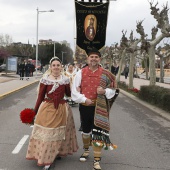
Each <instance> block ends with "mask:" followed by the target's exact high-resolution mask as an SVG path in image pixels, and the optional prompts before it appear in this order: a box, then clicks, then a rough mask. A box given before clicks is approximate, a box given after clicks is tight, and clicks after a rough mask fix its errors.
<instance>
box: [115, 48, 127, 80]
mask: <svg viewBox="0 0 170 170" xmlns="http://www.w3.org/2000/svg"><path fill="white" fill-rule="evenodd" d="M125 53H126V49H124V50H123V52H122V54H121V60H120V62H119V71H118V74H117V83H119V82H120V75H121V72H122V66H123V61H124V58H125Z"/></svg>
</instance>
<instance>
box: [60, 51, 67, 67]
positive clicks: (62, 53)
mask: <svg viewBox="0 0 170 170" xmlns="http://www.w3.org/2000/svg"><path fill="white" fill-rule="evenodd" d="M61 53H62V64H63V54H64V53H67V52H63V51H61Z"/></svg>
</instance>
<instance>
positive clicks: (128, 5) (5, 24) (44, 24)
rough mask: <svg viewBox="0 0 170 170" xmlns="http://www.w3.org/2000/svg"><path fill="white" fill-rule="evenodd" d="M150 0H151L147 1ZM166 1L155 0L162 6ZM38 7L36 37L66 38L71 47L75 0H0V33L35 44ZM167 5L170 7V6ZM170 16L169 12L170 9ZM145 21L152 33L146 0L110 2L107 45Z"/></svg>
mask: <svg viewBox="0 0 170 170" xmlns="http://www.w3.org/2000/svg"><path fill="white" fill-rule="evenodd" d="M150 1H153V0H150ZM168 1H169V0H155V1H154V4H155V3H156V2H158V3H159V4H158V7H159V8H160V9H162V6H163V5H165V4H166V3H167V2H168ZM37 7H38V9H39V11H44V10H46V11H48V10H50V9H53V10H54V12H52V13H50V12H47V13H39V33H38V38H39V39H52V40H53V41H62V40H67V41H68V42H69V43H70V44H71V48H72V49H73V50H74V47H75V40H74V38H75V37H76V28H75V5H74V0H48V1H47V0H0V34H9V35H10V36H11V37H12V39H13V42H22V43H28V41H29V43H30V44H36V23H37V10H36V9H37ZM169 7H170V6H169ZM169 19H170V11H169ZM141 20H144V22H143V26H144V27H145V33H147V34H148V36H149V37H150V36H151V29H152V27H153V26H156V21H155V19H154V18H153V16H152V15H151V14H150V4H149V2H148V0H117V1H111V2H110V7H109V15H108V24H107V36H106V45H108V46H110V45H111V44H114V43H115V42H120V39H121V37H122V32H121V31H122V30H123V29H124V30H126V31H127V37H129V35H130V32H131V30H133V31H134V36H135V37H136V38H139V34H137V33H136V21H141Z"/></svg>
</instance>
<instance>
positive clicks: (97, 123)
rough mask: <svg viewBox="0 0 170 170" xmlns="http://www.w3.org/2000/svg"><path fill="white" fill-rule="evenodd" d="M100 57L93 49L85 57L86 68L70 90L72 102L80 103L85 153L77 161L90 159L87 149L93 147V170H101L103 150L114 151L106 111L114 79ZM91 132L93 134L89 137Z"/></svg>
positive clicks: (111, 96)
mask: <svg viewBox="0 0 170 170" xmlns="http://www.w3.org/2000/svg"><path fill="white" fill-rule="evenodd" d="M100 58H101V54H100V52H99V51H98V50H97V49H94V48H92V49H91V51H89V53H88V57H87V61H88V66H86V67H84V68H82V69H81V70H80V71H78V72H77V74H76V76H75V78H74V81H73V86H72V95H71V96H72V99H73V100H74V101H75V102H77V103H80V109H79V110H80V114H81V118H82V129H83V131H82V140H83V148H84V153H83V154H82V155H81V156H80V161H82V162H84V161H86V160H87V158H88V156H89V146H90V145H91V144H92V147H93V154H94V163H93V169H94V170H101V167H100V160H101V150H102V148H105V149H108V148H110V149H111V150H112V149H113V148H116V145H113V144H112V143H111V142H110V139H109V130H110V125H109V111H110V108H111V106H112V104H113V102H114V100H115V98H116V97H117V95H118V92H119V90H118V89H116V87H117V85H116V79H115V76H114V75H113V74H112V73H111V72H109V71H108V70H105V69H104V68H102V67H100V65H99V64H100ZM91 131H92V134H91Z"/></svg>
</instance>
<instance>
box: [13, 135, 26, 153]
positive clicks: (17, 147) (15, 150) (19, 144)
mask: <svg viewBox="0 0 170 170" xmlns="http://www.w3.org/2000/svg"><path fill="white" fill-rule="evenodd" d="M28 137H29V135H24V137H23V138H22V139H21V140H20V141H19V143H18V145H17V146H16V147H15V149H14V150H13V151H12V154H17V153H19V151H20V150H21V148H22V146H23V145H24V143H25V142H26V140H27V139H28Z"/></svg>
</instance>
